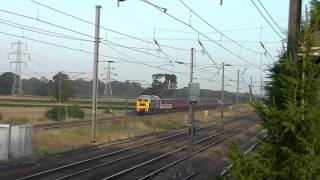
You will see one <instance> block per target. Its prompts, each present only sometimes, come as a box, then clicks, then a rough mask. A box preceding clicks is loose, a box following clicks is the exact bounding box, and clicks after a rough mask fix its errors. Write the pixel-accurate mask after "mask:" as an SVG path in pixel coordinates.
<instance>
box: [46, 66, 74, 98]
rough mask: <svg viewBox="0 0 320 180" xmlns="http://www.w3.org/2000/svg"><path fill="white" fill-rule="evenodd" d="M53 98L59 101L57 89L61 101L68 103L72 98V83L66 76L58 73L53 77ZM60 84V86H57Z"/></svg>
mask: <svg viewBox="0 0 320 180" xmlns="http://www.w3.org/2000/svg"><path fill="white" fill-rule="evenodd" d="M52 79H53V91H52V93H53V96H54V97H55V98H56V100H57V101H59V89H60V88H61V101H62V102H64V101H68V100H69V98H71V97H73V96H74V91H75V90H74V85H73V81H72V80H70V79H69V77H68V75H67V74H63V73H61V72H59V73H58V74H56V75H54V76H53V78H52ZM59 84H60V85H59Z"/></svg>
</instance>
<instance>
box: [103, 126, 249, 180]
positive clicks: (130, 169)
mask: <svg viewBox="0 0 320 180" xmlns="http://www.w3.org/2000/svg"><path fill="white" fill-rule="evenodd" d="M243 124H245V125H247V124H248V123H243ZM243 124H242V125H243ZM243 126H244V125H243ZM250 126H253V125H250ZM250 126H248V125H247V126H245V127H246V128H247V127H250ZM240 127H242V126H240ZM236 128H239V126H238V127H235V128H231V129H228V130H225V131H222V132H219V133H216V134H213V135H210V136H208V137H206V138H203V139H201V140H198V141H196V142H195V143H194V144H199V143H201V142H203V141H206V140H208V139H211V138H213V137H216V136H218V135H221V134H223V133H226V132H229V131H231V130H234V129H236ZM241 131H242V129H241V130H240V131H237V132H238V133H239V132H241ZM234 134H235V133H232V134H231V135H234ZM231 135H228V136H226V137H224V138H222V140H221V139H220V140H218V141H215V142H214V143H211V144H217V143H219V142H221V141H223V140H224V139H226V138H228V137H230V136H231ZM211 144H210V145H211ZM211 146H212V145H211ZM211 146H210V147H211ZM188 147H190V145H185V146H183V147H181V148H178V149H176V150H173V151H170V152H168V153H165V154H163V155H160V156H157V157H155V158H153V159H150V160H148V161H145V162H143V163H140V164H138V165H135V166H132V167H130V168H128V169H125V170H123V171H120V172H118V173H115V174H113V175H111V176H108V177H105V178H103V179H102V180H108V179H113V178H115V177H119V176H121V175H124V174H126V173H128V172H130V171H132V170H134V169H137V168H140V167H142V166H145V165H147V164H150V163H152V162H155V161H157V160H160V159H163V158H165V157H167V156H169V155H172V154H174V153H176V152H179V151H182V150H184V149H187V148H188ZM205 147H207V148H208V147H209V146H208V145H207V146H205ZM203 149H204V148H201V149H200V150H203ZM200 150H197V151H195V152H194V153H196V152H200ZM194 153H193V154H194ZM188 157H189V156H188Z"/></svg>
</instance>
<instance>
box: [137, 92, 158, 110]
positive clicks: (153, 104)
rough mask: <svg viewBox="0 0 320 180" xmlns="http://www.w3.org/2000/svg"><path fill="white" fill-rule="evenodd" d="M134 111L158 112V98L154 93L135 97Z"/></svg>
mask: <svg viewBox="0 0 320 180" xmlns="http://www.w3.org/2000/svg"><path fill="white" fill-rule="evenodd" d="M136 111H137V113H139V114H154V113H159V112H160V98H159V97H158V96H154V95H141V96H139V97H138V98H137V102H136Z"/></svg>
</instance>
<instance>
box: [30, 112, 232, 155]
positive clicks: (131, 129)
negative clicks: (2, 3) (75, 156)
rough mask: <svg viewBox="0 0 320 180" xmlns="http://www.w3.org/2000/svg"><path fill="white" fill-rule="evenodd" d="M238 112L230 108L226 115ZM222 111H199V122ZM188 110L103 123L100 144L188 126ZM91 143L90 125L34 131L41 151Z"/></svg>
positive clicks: (218, 115) (45, 152) (196, 116)
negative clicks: (206, 112)
mask: <svg viewBox="0 0 320 180" xmlns="http://www.w3.org/2000/svg"><path fill="white" fill-rule="evenodd" d="M233 114H234V113H232V112H231V111H228V110H226V111H225V116H226V117H227V116H232V115H233ZM219 117H220V113H219V112H218V111H217V110H210V111H208V116H206V115H205V112H204V111H199V112H197V113H196V114H195V118H196V120H197V121H199V122H209V121H215V120H218V119H219ZM186 126H187V125H186V112H179V113H171V114H162V115H157V116H152V115H146V116H140V117H134V118H132V119H130V120H129V121H128V120H119V121H117V122H113V123H107V124H103V125H99V126H98V128H97V140H98V142H99V143H108V142H112V141H117V140H122V139H127V138H132V137H136V136H139V135H145V134H150V133H154V132H162V131H167V130H171V129H179V128H184V127H186ZM89 145H90V127H89V126H88V127H76V128H66V129H57V130H45V131H44V130H41V131H36V132H35V134H34V149H35V151H36V152H37V153H38V154H40V155H41V154H47V153H55V152H61V151H66V150H71V149H77V148H80V147H85V146H89Z"/></svg>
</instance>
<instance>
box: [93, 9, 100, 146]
mask: <svg viewBox="0 0 320 180" xmlns="http://www.w3.org/2000/svg"><path fill="white" fill-rule="evenodd" d="M100 9H101V6H100V5H97V6H96V22H95V44H94V65H93V82H92V121H91V142H92V143H95V142H96V128H97V95H98V61H99V42H100V35H99V33H100Z"/></svg>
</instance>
